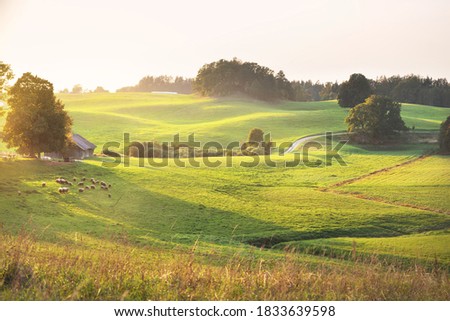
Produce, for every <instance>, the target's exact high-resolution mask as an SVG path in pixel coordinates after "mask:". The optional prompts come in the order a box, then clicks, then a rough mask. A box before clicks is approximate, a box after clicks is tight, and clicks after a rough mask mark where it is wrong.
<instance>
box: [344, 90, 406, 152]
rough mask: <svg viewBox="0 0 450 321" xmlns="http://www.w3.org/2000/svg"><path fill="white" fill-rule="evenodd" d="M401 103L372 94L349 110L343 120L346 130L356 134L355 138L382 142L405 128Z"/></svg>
mask: <svg viewBox="0 0 450 321" xmlns="http://www.w3.org/2000/svg"><path fill="white" fill-rule="evenodd" d="M400 111H401V104H400V103H398V102H395V101H392V100H391V99H389V98H387V97H384V96H376V95H372V96H370V97H369V98H367V99H366V100H365V102H364V103H362V104H359V105H356V106H355V107H353V108H352V109H350V110H349V113H348V116H347V118H346V119H345V122H346V123H347V124H348V131H349V132H351V133H356V134H358V135H357V136H356V140H358V139H361V138H364V139H365V138H368V139H369V141H371V142H374V143H377V142H383V141H384V140H385V139H386V138H389V137H390V136H392V135H393V134H395V133H396V132H397V131H402V130H407V127H406V126H405V123H404V121H403V120H402V117H401V116H400Z"/></svg>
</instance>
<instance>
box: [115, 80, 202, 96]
mask: <svg viewBox="0 0 450 321" xmlns="http://www.w3.org/2000/svg"><path fill="white" fill-rule="evenodd" d="M192 84H193V79H191V78H184V77H179V76H177V77H171V76H165V75H163V76H157V77H153V76H145V77H144V78H142V79H141V80H140V81H139V83H138V84H137V85H135V86H128V87H123V88H120V89H118V90H117V92H152V91H171V92H177V93H180V94H191V93H192V92H193V91H192Z"/></svg>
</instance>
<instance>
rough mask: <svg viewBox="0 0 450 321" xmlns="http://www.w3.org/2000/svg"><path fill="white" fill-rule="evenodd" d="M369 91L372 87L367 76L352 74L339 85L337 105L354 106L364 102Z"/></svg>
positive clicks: (370, 91)
mask: <svg viewBox="0 0 450 321" xmlns="http://www.w3.org/2000/svg"><path fill="white" fill-rule="evenodd" d="M371 93H372V89H371V88H370V83H369V81H368V80H367V78H366V77H365V76H364V75H362V74H352V75H351V76H350V79H349V80H348V81H344V82H343V83H342V84H341V86H340V87H339V93H338V103H339V106H341V107H354V106H356V105H358V104H361V103H362V102H364V100H365V99H366V98H367V97H369V96H370V94H371Z"/></svg>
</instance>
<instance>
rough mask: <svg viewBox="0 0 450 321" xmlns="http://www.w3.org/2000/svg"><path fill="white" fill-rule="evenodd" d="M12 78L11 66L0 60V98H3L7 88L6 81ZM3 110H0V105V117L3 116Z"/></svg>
mask: <svg viewBox="0 0 450 321" xmlns="http://www.w3.org/2000/svg"><path fill="white" fill-rule="evenodd" d="M13 78H14V74H13V72H12V70H11V66H10V65H7V64H5V63H3V61H0V100H3V101H4V100H5V98H6V92H7V90H8V82H9V81H10V80H11V79H13ZM4 113H5V112H4V111H3V110H2V106H1V105H0V117H1V116H3V114H4Z"/></svg>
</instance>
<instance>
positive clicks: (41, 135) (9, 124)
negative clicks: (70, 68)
mask: <svg viewBox="0 0 450 321" xmlns="http://www.w3.org/2000/svg"><path fill="white" fill-rule="evenodd" d="M8 105H9V107H10V111H9V113H8V116H7V117H6V123H5V127H4V129H3V140H4V141H5V142H6V143H7V146H8V148H11V147H18V151H19V152H20V153H24V154H30V155H36V154H37V155H38V156H39V157H40V154H41V153H42V152H57V151H61V150H63V149H64V147H65V146H66V145H67V143H68V141H69V138H68V137H69V134H70V130H71V126H72V119H71V118H70V117H69V115H68V114H67V112H66V111H65V110H64V105H63V103H62V102H61V101H60V100H57V99H56V97H55V95H54V94H53V85H52V84H51V83H50V82H49V81H47V80H45V79H41V78H39V77H37V76H33V75H32V74H31V73H25V74H23V75H22V77H20V78H19V79H18V80H17V82H16V83H15V84H14V86H13V87H11V89H10V91H9V98H8Z"/></svg>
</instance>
